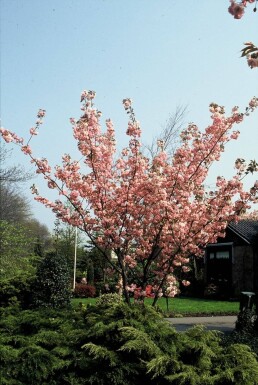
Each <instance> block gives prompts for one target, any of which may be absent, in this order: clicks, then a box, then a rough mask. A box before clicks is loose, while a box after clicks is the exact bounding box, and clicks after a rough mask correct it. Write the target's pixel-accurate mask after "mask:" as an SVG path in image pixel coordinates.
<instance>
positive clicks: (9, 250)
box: [0, 221, 34, 279]
mask: <svg viewBox="0 0 258 385" xmlns="http://www.w3.org/2000/svg"><path fill="white" fill-rule="evenodd" d="M33 241H34V239H33V237H31V236H30V234H29V233H28V231H27V230H26V228H25V227H23V226H22V225H20V224H19V225H15V224H11V223H8V222H6V221H0V279H3V278H4V279H5V278H10V277H14V276H15V275H16V274H18V273H20V272H22V271H25V270H26V271H30V272H32V271H33V270H34V269H33V266H32V264H31V256H33V253H34V252H33V246H32V245H33Z"/></svg>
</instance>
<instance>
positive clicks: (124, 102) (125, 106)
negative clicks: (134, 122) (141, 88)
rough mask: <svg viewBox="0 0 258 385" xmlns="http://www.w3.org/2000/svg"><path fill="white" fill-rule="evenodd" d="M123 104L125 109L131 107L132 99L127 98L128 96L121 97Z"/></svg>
mask: <svg viewBox="0 0 258 385" xmlns="http://www.w3.org/2000/svg"><path fill="white" fill-rule="evenodd" d="M123 105H124V108H125V110H128V108H129V107H131V105H132V99H129V98H126V99H123Z"/></svg>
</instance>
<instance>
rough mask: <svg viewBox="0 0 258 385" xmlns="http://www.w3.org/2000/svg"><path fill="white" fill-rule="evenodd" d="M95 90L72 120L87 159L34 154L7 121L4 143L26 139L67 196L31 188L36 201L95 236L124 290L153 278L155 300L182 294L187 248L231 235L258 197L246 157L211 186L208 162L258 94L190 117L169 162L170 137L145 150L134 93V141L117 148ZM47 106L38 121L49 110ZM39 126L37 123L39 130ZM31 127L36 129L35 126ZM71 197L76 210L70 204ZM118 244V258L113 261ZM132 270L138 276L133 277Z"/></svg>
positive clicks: (40, 166) (198, 249) (42, 170)
mask: <svg viewBox="0 0 258 385" xmlns="http://www.w3.org/2000/svg"><path fill="white" fill-rule="evenodd" d="M94 97H95V93H94V92H93V91H83V93H82V95H81V101H82V108H81V110H82V115H81V117H80V118H79V120H76V119H73V118H72V119H71V124H72V128H73V136H74V138H75V140H76V141H77V144H78V148H79V150H80V152H81V154H82V160H81V161H80V162H79V161H77V160H72V159H71V156H70V155H69V154H64V155H63V157H62V163H61V165H59V166H56V167H55V168H51V167H50V165H49V163H48V161H47V159H46V158H42V159H37V158H36V157H34V156H33V152H32V149H31V147H30V146H29V142H30V140H31V138H32V136H30V138H29V140H28V142H27V143H26V144H24V141H23V140H22V139H20V138H19V137H18V136H17V135H16V134H14V133H11V132H10V131H8V130H6V129H1V130H0V134H1V135H2V137H3V139H4V140H5V141H6V142H14V143H16V144H17V145H18V146H20V147H21V150H22V151H23V152H24V153H25V154H26V155H28V156H29V157H30V158H31V162H32V163H33V164H34V165H35V167H36V172H37V173H39V174H41V175H43V177H44V178H45V180H46V183H47V185H48V187H49V188H51V189H53V190H55V191H56V192H57V195H58V196H59V199H57V200H56V201H51V200H49V199H47V198H45V197H42V196H40V195H38V191H37V190H36V189H35V188H33V189H32V191H33V192H34V193H35V199H36V200H37V201H38V202H41V203H42V204H44V205H45V206H46V207H49V208H50V209H52V210H53V212H54V213H55V214H56V216H57V217H58V218H60V219H61V220H62V221H63V222H66V223H69V224H71V225H73V226H77V227H79V228H80V229H81V230H82V231H84V232H85V233H86V234H87V236H88V237H89V238H90V239H91V241H92V242H93V244H94V245H95V247H97V248H99V250H100V251H101V253H102V254H103V255H104V256H105V257H106V259H107V261H108V263H109V264H110V265H111V266H112V268H113V269H115V270H116V271H117V272H118V273H119V274H120V275H121V276H122V278H123V280H122V283H121V285H122V289H123V291H124V293H125V295H127V296H128V295H129V294H128V293H129V292H130V291H132V292H134V293H137V294H136V295H139V297H144V296H146V288H147V286H148V285H149V284H150V283H151V284H152V293H153V294H154V296H155V298H158V297H160V296H162V295H163V294H165V295H168V296H174V295H176V294H177V293H178V290H179V289H178V288H179V285H178V278H177V277H178V276H179V275H180V276H181V277H182V278H181V283H182V284H183V285H186V286H187V285H188V284H189V282H188V280H187V278H185V277H187V276H186V274H187V273H188V271H189V255H193V254H195V255H202V253H203V248H204V247H205V245H206V244H207V243H213V242H216V239H217V238H218V237H223V236H224V234H225V229H226V227H227V224H228V223H229V222H230V221H232V220H237V219H238V218H239V216H240V215H241V214H243V213H244V212H245V211H246V210H247V209H248V208H249V207H250V204H251V203H252V202H253V203H256V202H257V201H258V194H257V193H258V183H255V184H254V186H253V187H252V188H251V189H250V190H249V191H245V190H244V188H243V183H242V179H243V177H244V176H245V175H246V171H247V170H248V167H249V166H248V165H246V164H245V162H244V161H242V160H241V159H238V160H237V161H236V164H235V166H236V174H235V175H234V176H233V177H232V178H231V179H230V180H226V179H225V178H223V177H218V178H217V182H216V188H215V189H214V190H213V191H209V190H207V189H205V187H204V186H205V180H206V178H207V175H208V171H209V168H210V166H211V165H212V164H213V163H214V162H216V161H219V159H220V157H221V154H222V153H223V151H224V149H225V146H226V144H227V143H228V142H230V141H231V140H235V139H237V138H238V136H239V130H236V129H234V127H235V125H238V124H240V123H241V122H242V121H243V119H245V117H246V116H247V115H248V114H249V113H250V112H252V111H254V110H255V109H256V108H257V106H258V99H257V98H255V97H254V98H252V99H251V101H250V103H249V105H248V107H247V108H246V110H245V112H244V113H241V112H240V111H239V108H238V107H234V108H233V109H232V112H231V114H230V115H229V116H226V114H225V110H224V108H223V107H222V106H219V105H217V104H216V103H212V104H211V105H210V113H211V124H210V125H209V126H208V127H207V128H206V129H205V131H203V132H202V131H200V130H199V129H198V127H197V126H196V125H195V124H193V123H190V124H189V125H188V127H186V129H184V130H183V131H182V134H181V138H182V145H181V146H180V147H179V148H178V149H177V150H176V151H175V153H174V156H173V158H172V160H171V159H169V158H168V156H167V154H166V152H165V151H164V148H163V143H162V142H160V143H159V152H158V154H157V155H156V156H155V157H154V158H153V159H149V158H147V157H146V156H145V155H144V154H143V151H142V145H141V141H140V140H141V129H140V125H139V123H138V122H137V121H136V119H135V115H134V112H133V110H132V102H131V100H130V99H125V100H124V101H123V104H124V106H125V109H126V111H127V112H128V113H129V114H128V116H129V122H128V128H127V132H126V133H127V135H128V136H129V141H128V146H127V147H126V148H124V149H123V150H122V151H121V153H119V154H117V153H116V141H115V130H114V126H113V123H112V121H111V120H109V119H108V120H106V129H105V131H104V132H103V131H102V128H101V125H100V113H99V111H98V110H97V109H95V108H94V107H93V101H94ZM40 111H41V112H40V113H39V115H38V119H42V118H43V116H44V115H45V112H44V110H40ZM39 124H40V123H39V122H36V126H35V128H36V131H37V130H38V128H39ZM30 134H31V135H34V130H33V132H30ZM253 167H254V168H255V166H254V165H253ZM83 170H87V172H85V171H84V172H83ZM249 170H250V168H249ZM67 200H68V201H69V202H70V204H71V207H72V208H67V206H66V201H67ZM110 250H113V251H114V252H115V254H116V256H117V263H115V262H113V261H112V259H110ZM130 272H133V274H130ZM178 273H179V274H178ZM129 276H133V277H134V278H133V282H131V281H130V279H131V278H130V279H129ZM134 285H135V286H134ZM139 288H140V289H139Z"/></svg>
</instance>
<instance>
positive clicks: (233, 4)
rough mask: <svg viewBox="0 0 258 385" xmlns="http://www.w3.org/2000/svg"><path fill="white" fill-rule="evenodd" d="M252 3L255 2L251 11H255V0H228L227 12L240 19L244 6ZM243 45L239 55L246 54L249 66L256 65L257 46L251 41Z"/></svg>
mask: <svg viewBox="0 0 258 385" xmlns="http://www.w3.org/2000/svg"><path fill="white" fill-rule="evenodd" d="M252 3H255V6H254V8H253V11H254V12H256V11H257V7H256V5H257V0H241V1H238V2H237V1H235V0H230V6H229V8H228V12H229V13H230V14H231V15H232V16H233V17H234V19H241V18H242V17H243V16H244V13H245V8H246V6H247V5H248V4H252ZM244 45H245V47H244V48H243V49H242V50H241V52H242V55H241V56H242V57H244V56H246V58H247V64H248V65H249V67H251V68H255V67H258V47H256V46H255V45H254V44H253V43H252V42H247V43H245V44H244Z"/></svg>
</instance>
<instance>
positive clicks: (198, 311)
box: [72, 297, 239, 316]
mask: <svg viewBox="0 0 258 385" xmlns="http://www.w3.org/2000/svg"><path fill="white" fill-rule="evenodd" d="M95 301H96V298H74V299H73V300H72V304H73V306H78V305H79V303H82V304H94V303H95ZM146 303H148V304H151V303H152V299H149V298H147V300H146ZM158 308H159V309H161V310H162V311H163V312H165V313H167V315H170V316H180V315H182V316H185V315H193V316H194V315H196V316H198V315H216V314H217V315H222V314H224V315H234V314H237V313H238V312H239V302H237V301H234V302H233V301H232V302H231V301H216V300H208V299H198V298H183V297H176V298H169V300H168V312H167V303H166V299H165V298H160V299H159V300H158Z"/></svg>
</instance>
